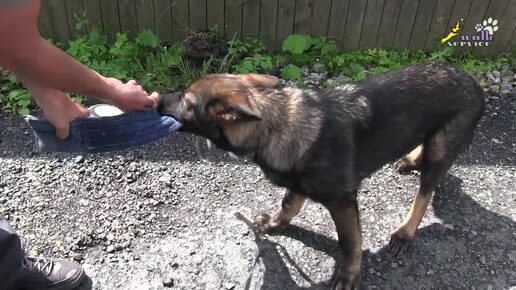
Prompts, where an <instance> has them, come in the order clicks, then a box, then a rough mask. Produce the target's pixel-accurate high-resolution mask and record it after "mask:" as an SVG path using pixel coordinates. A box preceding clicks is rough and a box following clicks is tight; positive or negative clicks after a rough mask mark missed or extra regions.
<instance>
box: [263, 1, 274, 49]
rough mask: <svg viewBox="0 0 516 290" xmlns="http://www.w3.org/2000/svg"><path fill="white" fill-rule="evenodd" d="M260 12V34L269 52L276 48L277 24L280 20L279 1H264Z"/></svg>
mask: <svg viewBox="0 0 516 290" xmlns="http://www.w3.org/2000/svg"><path fill="white" fill-rule="evenodd" d="M261 3H262V6H261V11H260V17H261V18H260V33H261V34H262V41H263V43H264V44H265V46H266V47H267V49H268V50H270V51H272V50H274V49H275V47H276V24H277V20H278V0H262V2H261Z"/></svg>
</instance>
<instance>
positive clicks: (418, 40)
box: [409, 0, 485, 49]
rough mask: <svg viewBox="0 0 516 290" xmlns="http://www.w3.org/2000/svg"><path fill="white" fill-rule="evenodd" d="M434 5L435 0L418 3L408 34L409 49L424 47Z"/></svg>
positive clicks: (435, 3)
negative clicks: (409, 34) (412, 25)
mask: <svg viewBox="0 0 516 290" xmlns="http://www.w3.org/2000/svg"><path fill="white" fill-rule="evenodd" d="M481 1H485V0H481ZM436 5H437V0H424V1H421V2H420V3H419V8H418V9H417V13H416V20H415V21H414V27H413V28H412V33H411V36H410V41H409V49H425V43H426V39H427V38H428V32H429V31H430V25H431V24H432V19H433V16H434V11H435V6H436Z"/></svg>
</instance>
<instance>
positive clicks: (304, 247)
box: [0, 91, 516, 289]
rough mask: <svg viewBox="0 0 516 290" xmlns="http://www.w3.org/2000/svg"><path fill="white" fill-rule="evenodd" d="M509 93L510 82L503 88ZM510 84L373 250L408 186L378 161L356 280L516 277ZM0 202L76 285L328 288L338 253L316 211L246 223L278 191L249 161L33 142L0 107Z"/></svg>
mask: <svg viewBox="0 0 516 290" xmlns="http://www.w3.org/2000/svg"><path fill="white" fill-rule="evenodd" d="M513 92H514V91H513ZM515 111H516V95H515V94H514V93H513V94H504V95H502V96H498V97H492V98H491V99H490V102H489V105H488V108H487V112H486V115H485V117H484V118H483V120H482V123H481V125H480V128H479V129H478V131H477V134H476V137H475V139H474V142H473V144H472V146H471V148H470V149H469V150H468V151H467V152H465V153H464V154H462V155H461V157H460V160H458V161H457V162H456V164H455V165H454V167H453V168H452V170H451V171H450V174H449V175H448V177H447V178H446V180H445V182H444V183H443V185H442V186H441V187H440V189H439V190H438V192H437V194H436V196H435V197H434V199H433V202H432V205H431V207H430V208H429V210H428V212H427V214H426V215H425V217H424V219H423V221H422V224H421V225H420V230H419V232H418V236H417V238H416V240H415V243H414V244H413V246H412V247H411V248H410V250H409V252H408V253H406V254H404V255H402V256H399V257H395V256H392V255H390V254H389V253H388V252H386V250H385V247H386V245H387V244H388V239H389V235H390V233H391V232H392V231H393V230H394V229H395V228H396V226H397V225H398V224H399V223H400V222H401V220H402V218H403V216H404V215H405V213H406V212H407V210H408V208H409V205H410V202H411V200H412V198H413V196H414V194H415V192H416V190H417V176H416V175H406V176H402V175H399V174H397V173H395V172H394V169H393V167H392V166H391V165H389V166H385V167H384V168H383V169H382V170H380V171H379V172H377V173H376V174H374V175H373V176H372V177H370V178H369V179H367V180H365V181H364V184H363V187H362V189H361V192H360V194H359V203H360V211H361V222H362V231H363V241H364V243H363V250H364V264H363V269H362V280H363V282H362V283H363V288H364V289H511V288H513V289H516V189H515V188H516V181H515V176H516V121H515ZM0 124H2V125H1V127H0V213H3V215H4V216H5V217H6V218H7V219H8V220H9V221H11V223H12V224H13V226H14V227H15V228H16V229H17V231H18V232H19V233H20V235H21V236H22V237H23V239H24V241H25V245H26V248H27V251H32V252H33V253H38V254H41V255H44V256H52V257H61V258H66V259H74V260H76V261H78V262H80V263H82V264H83V266H84V267H85V269H86V272H87V274H88V275H89V279H88V280H87V281H86V282H85V283H84V285H83V286H82V287H81V288H80V289H167V288H169V287H172V288H176V289H300V288H301V289H327V288H328V285H329V283H330V281H331V278H332V275H333V274H334V271H335V268H334V266H335V263H338V262H339V249H338V246H337V241H336V232H335V230H334V226H333V222H332V220H331V218H330V216H329V214H328V212H327V211H326V210H325V209H324V208H323V207H322V206H320V205H318V204H316V203H313V202H308V203H307V204H306V205H305V207H304V208H303V210H302V211H301V213H300V214H299V216H298V217H296V218H295V219H294V220H293V225H292V226H290V227H288V228H287V229H285V230H283V231H281V232H279V233H276V234H273V235H257V234H255V232H254V231H253V230H252V228H251V227H250V226H249V220H251V219H252V217H253V216H255V215H257V214H259V213H261V212H262V211H270V210H274V209H276V208H277V207H278V205H279V203H280V200H281V197H282V195H283V190H282V189H280V188H277V187H275V186H272V185H271V184H270V183H269V182H267V180H265V179H264V177H263V175H262V173H261V172H260V170H259V169H258V168H257V167H256V166H255V165H253V164H251V163H249V162H245V161H238V160H235V159H232V158H230V157H228V156H227V155H226V154H223V153H221V152H217V151H216V152H214V154H216V155H215V161H214V162H212V163H208V162H203V161H200V160H199V158H198V156H197V153H196V152H195V150H194V149H193V148H194V147H193V139H192V138H191V137H190V136H187V135H183V134H175V135H172V136H170V137H169V138H166V139H163V140H161V141H160V142H157V143H156V144H151V145H148V146H145V147H142V148H139V149H138V150H133V151H128V152H119V153H114V154H97V155H87V156H77V155H69V154H46V155H38V154H35V153H32V152H31V151H32V145H33V143H32V142H33V140H32V136H31V135H30V134H29V133H28V128H27V126H26V125H25V124H24V122H23V120H22V119H21V118H19V117H13V116H10V115H7V114H5V113H0Z"/></svg>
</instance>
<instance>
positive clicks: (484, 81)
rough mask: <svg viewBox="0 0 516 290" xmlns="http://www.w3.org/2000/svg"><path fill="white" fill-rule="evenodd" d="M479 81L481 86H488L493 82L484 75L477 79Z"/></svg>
mask: <svg viewBox="0 0 516 290" xmlns="http://www.w3.org/2000/svg"><path fill="white" fill-rule="evenodd" d="M477 81H478V84H479V85H480V87H481V88H487V87H489V86H490V85H492V84H493V82H492V81H491V80H490V79H488V78H484V77H482V78H479V79H477Z"/></svg>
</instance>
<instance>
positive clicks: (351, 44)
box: [342, 0, 367, 51]
mask: <svg viewBox="0 0 516 290" xmlns="http://www.w3.org/2000/svg"><path fill="white" fill-rule="evenodd" d="M366 5H367V1H358V0H351V2H349V11H348V17H347V19H346V30H345V31H344V38H343V40H342V50H344V51H349V50H356V49H358V44H359V43H360V35H361V34H362V24H363V22H364V15H365V9H366Z"/></svg>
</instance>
